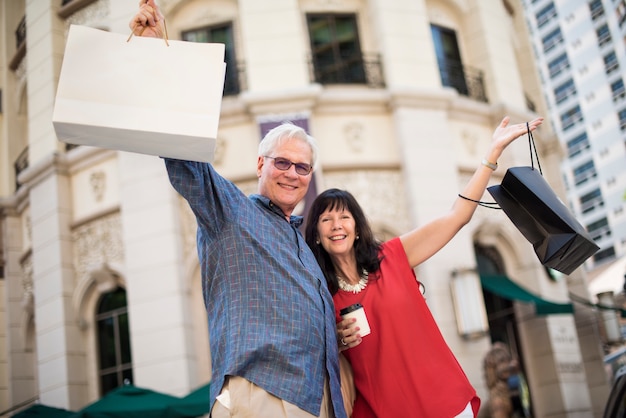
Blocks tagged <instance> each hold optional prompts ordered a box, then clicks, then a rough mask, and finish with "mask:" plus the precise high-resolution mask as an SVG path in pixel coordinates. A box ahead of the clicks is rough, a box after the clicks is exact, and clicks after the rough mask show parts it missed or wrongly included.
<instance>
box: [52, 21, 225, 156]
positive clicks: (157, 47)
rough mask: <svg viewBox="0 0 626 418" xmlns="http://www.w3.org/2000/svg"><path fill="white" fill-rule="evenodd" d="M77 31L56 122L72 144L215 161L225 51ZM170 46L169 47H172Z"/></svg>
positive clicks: (62, 80)
mask: <svg viewBox="0 0 626 418" xmlns="http://www.w3.org/2000/svg"><path fill="white" fill-rule="evenodd" d="M127 40H128V36H127V35H123V34H116V33H111V32H106V31H102V30H98V29H94V28H90V27H86V26H79V25H72V26H71V27H70V31H69V35H68V38H67V43H66V46H65V55H64V57H63V64H62V67H61V73H60V76H59V84H58V87H57V95H56V100H55V105H54V112H53V116H52V122H53V125H54V129H55V131H56V135H57V138H58V139H59V140H60V141H62V142H66V143H70V144H78V145H91V146H96V147H102V148H108V149H116V150H121V151H131V152H138V153H141V154H149V155H156V156H161V157H170V158H177V159H182V160H193V161H205V162H211V161H212V160H213V153H214V149H215V139H216V137H217V128H218V122H219V116H220V108H221V103H222V93H223V89H224V73H225V71H226V64H225V63H224V50H225V48H224V44H214V43H213V44H211V43H196V42H185V41H175V40H168V41H167V43H166V42H165V41H164V40H163V39H159V38H142V37H133V38H132V39H130V40H129V41H128V42H127ZM168 45H169V46H168Z"/></svg>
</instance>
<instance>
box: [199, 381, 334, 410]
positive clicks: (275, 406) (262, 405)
mask: <svg viewBox="0 0 626 418" xmlns="http://www.w3.org/2000/svg"><path fill="white" fill-rule="evenodd" d="M305 383H306V382H303V384H305ZM231 417H237V418H313V417H316V415H311V414H309V413H308V412H306V411H304V410H302V409H300V408H298V407H297V406H295V405H293V404H290V403H289V402H286V401H284V400H282V399H280V398H277V397H276V396H274V395H272V394H270V393H268V392H266V391H265V390H263V389H261V388H260V387H258V386H257V385H255V384H254V383H252V382H250V381H248V380H246V379H244V378H243V377H239V376H229V377H227V378H226V381H225V382H224V386H223V387H222V391H221V392H220V394H219V395H218V397H217V400H216V401H215V404H214V405H213V409H212V410H211V418H231ZM319 418H335V414H334V413H333V405H332V403H331V401H330V390H329V388H328V381H326V382H325V383H324V396H323V397H322V408H321V411H320V415H319Z"/></svg>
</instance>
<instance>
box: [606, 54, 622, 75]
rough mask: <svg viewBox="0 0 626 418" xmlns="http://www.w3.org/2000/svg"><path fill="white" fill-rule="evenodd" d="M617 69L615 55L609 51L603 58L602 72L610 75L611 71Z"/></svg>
mask: <svg viewBox="0 0 626 418" xmlns="http://www.w3.org/2000/svg"><path fill="white" fill-rule="evenodd" d="M618 69H619V62H618V61H617V55H615V51H611V52H609V53H608V54H606V55H605V56H604V71H605V72H606V73H607V74H611V73H612V72H613V71H617V70H618Z"/></svg>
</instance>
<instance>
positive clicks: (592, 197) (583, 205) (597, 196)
mask: <svg viewBox="0 0 626 418" xmlns="http://www.w3.org/2000/svg"><path fill="white" fill-rule="evenodd" d="M579 202H580V210H581V212H582V213H589V212H591V211H593V210H594V209H595V208H596V207H601V206H604V199H603V198H602V192H601V191H600V188H597V189H595V190H593V191H591V192H589V193H586V194H584V195H582V196H581V197H580V198H579Z"/></svg>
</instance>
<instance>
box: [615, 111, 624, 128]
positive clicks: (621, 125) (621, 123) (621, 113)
mask: <svg viewBox="0 0 626 418" xmlns="http://www.w3.org/2000/svg"><path fill="white" fill-rule="evenodd" d="M617 118H618V119H619V128H620V129H621V130H622V131H626V109H622V110H620V111H619V112H618V113H617Z"/></svg>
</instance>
